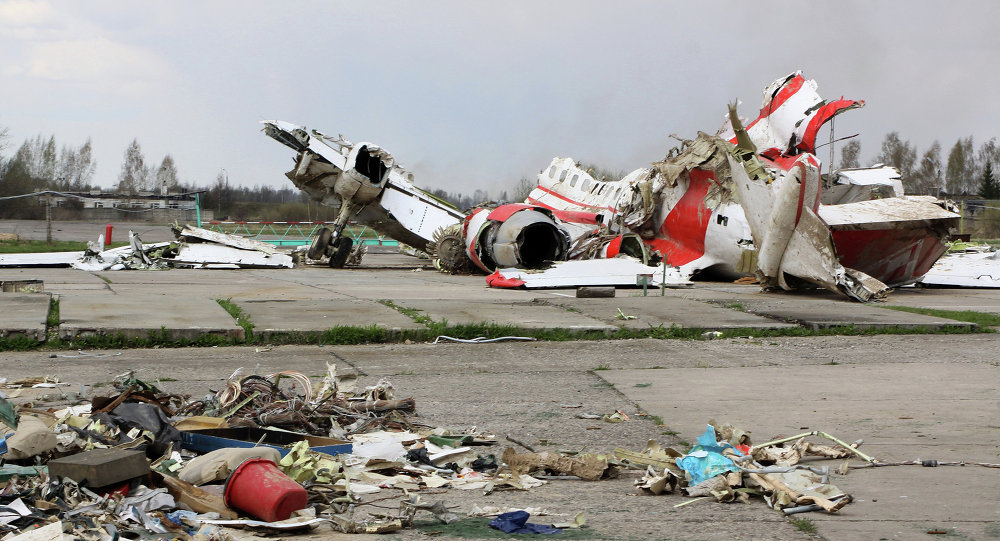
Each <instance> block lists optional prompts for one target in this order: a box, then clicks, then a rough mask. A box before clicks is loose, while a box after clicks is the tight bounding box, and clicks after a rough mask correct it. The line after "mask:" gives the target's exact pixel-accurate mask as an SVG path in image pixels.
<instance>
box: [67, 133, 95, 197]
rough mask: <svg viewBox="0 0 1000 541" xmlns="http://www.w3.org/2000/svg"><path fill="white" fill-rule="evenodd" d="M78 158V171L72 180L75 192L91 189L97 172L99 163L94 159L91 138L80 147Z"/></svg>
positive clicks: (71, 185) (71, 184)
mask: <svg viewBox="0 0 1000 541" xmlns="http://www.w3.org/2000/svg"><path fill="white" fill-rule="evenodd" d="M76 154H77V157H76V171H75V172H74V173H73V176H72V177H71V178H70V187H71V188H72V189H74V190H86V189H88V188H90V183H91V181H93V180H94V173H95V172H96V170H97V162H95V161H94V159H93V154H94V151H93V148H91V144H90V138H89V137H88V138H87V141H86V142H85V143H83V144H82V145H80V149H79V150H78V151H77V153H76Z"/></svg>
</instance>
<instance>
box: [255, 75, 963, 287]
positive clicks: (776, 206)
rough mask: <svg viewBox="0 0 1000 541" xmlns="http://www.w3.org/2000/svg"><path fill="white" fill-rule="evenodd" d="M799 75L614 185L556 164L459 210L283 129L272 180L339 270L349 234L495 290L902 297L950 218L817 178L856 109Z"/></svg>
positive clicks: (938, 247) (403, 176)
mask: <svg viewBox="0 0 1000 541" xmlns="http://www.w3.org/2000/svg"><path fill="white" fill-rule="evenodd" d="M816 88H817V85H816V83H815V81H813V80H806V79H805V78H803V77H802V75H801V73H800V72H796V73H792V74H790V75H788V76H786V77H783V78H781V79H778V80H777V81H775V82H774V83H772V84H771V85H769V86H768V87H767V88H766V89H765V90H764V99H763V103H762V105H761V108H760V112H759V114H758V116H757V117H756V118H755V119H752V120H749V121H747V120H743V119H740V118H739V117H738V115H737V114H736V106H730V108H729V115H728V117H727V119H726V122H725V123H724V125H723V127H722V129H721V130H720V131H719V132H718V133H717V134H716V135H709V134H706V133H699V134H698V136H697V137H696V138H695V139H693V140H684V141H682V143H681V144H680V146H678V147H676V148H673V149H671V150H670V151H669V152H668V154H667V156H666V157H665V158H664V159H663V160H662V161H658V162H655V163H653V164H651V166H650V167H646V168H641V169H637V170H635V171H633V172H631V173H629V174H628V175H626V176H625V177H624V178H622V179H620V180H616V181H606V180H598V179H595V178H594V177H593V176H591V175H590V174H589V173H588V172H587V171H586V170H584V169H583V168H581V167H580V165H579V164H578V163H577V162H576V161H575V160H574V159H572V158H555V159H553V160H552V162H551V163H550V164H549V165H548V166H547V167H546V168H545V169H544V170H542V172H541V173H540V174H539V175H538V184H537V186H536V187H535V188H534V189H533V190H532V191H531V193H530V195H529V196H528V198H527V200H526V201H524V202H523V203H517V204H504V205H499V206H490V207H486V206H484V207H478V208H474V209H472V210H471V211H470V212H468V213H463V212H459V211H458V210H457V209H455V208H454V207H452V206H451V205H449V204H447V203H445V202H442V201H440V200H438V199H436V198H434V197H432V196H431V195H429V194H427V193H426V192H424V191H423V190H420V189H419V188H417V187H416V186H415V185H414V184H413V178H412V175H411V174H409V173H407V172H406V171H404V170H403V169H402V168H400V167H399V166H398V164H396V162H395V160H394V158H393V157H392V155H390V154H389V153H388V152H386V151H385V150H384V149H382V148H381V147H379V146H377V145H374V144H372V143H357V144H355V143H351V142H350V141H348V140H346V139H344V138H343V136H339V137H336V138H334V137H329V136H326V135H324V134H322V133H320V132H318V131H315V130H313V131H309V130H307V129H306V128H304V127H300V126H297V125H294V124H289V123H287V122H282V121H265V122H263V124H264V131H265V133H266V134H267V135H268V136H270V137H271V138H273V139H275V140H277V141H279V142H281V143H282V144H284V145H286V146H288V147H290V148H291V149H293V150H294V151H296V153H297V156H296V158H295V167H294V168H293V169H292V170H291V171H289V172H288V173H287V174H286V176H287V177H288V178H289V179H290V180H291V181H292V182H293V183H294V184H295V186H297V187H298V188H299V189H301V190H303V191H305V192H306V193H307V194H308V195H309V196H310V197H311V198H312V199H314V200H316V201H318V202H320V203H321V204H324V205H328V206H331V207H335V208H336V207H339V212H338V216H337V218H336V220H335V221H334V222H333V224H332V227H331V228H329V229H326V228H324V229H323V230H322V231H321V232H320V234H319V235H318V236H317V237H316V238H315V239H314V240H313V243H312V245H311V246H310V248H309V251H308V254H307V255H308V257H309V258H311V259H322V258H324V257H328V258H329V264H330V266H332V267H342V266H344V264H345V262H347V261H348V258H349V257H351V255H352V254H351V252H352V251H356V250H357V249H358V248H357V247H354V246H353V245H352V240H351V239H350V238H348V237H345V236H343V234H342V233H343V229H344V227H345V226H346V225H347V223H348V221H349V220H352V221H356V222H359V223H362V224H364V225H367V226H370V227H372V228H374V229H375V230H376V231H378V232H379V233H381V234H384V235H386V236H389V237H391V238H394V239H396V240H398V241H400V242H403V243H406V244H408V245H410V246H413V247H417V248H418V249H424V250H426V251H427V252H428V253H429V254H431V256H432V257H433V258H434V259H435V261H436V264H437V265H438V267H439V268H441V269H442V270H444V271H449V272H462V271H471V270H473V269H479V270H481V271H483V272H485V273H487V274H489V276H488V277H487V282H488V283H489V284H490V285H491V286H493V287H521V286H523V287H528V288H532V287H557V286H561V287H569V286H582V285H633V286H634V285H636V280H637V276H640V277H641V276H645V277H647V279H648V281H647V283H649V284H650V285H660V284H661V283H665V284H666V285H667V286H672V285H673V286H676V285H683V284H689V282H688V280H690V279H691V277H692V276H693V275H695V274H696V273H701V272H706V271H707V272H712V273H714V274H716V275H721V276H729V277H737V276H740V275H748V274H755V275H756V277H757V279H758V280H759V281H760V283H761V284H762V286H763V287H764V288H765V289H779V288H780V289H784V290H790V289H796V288H802V287H817V286H818V287H822V288H826V289H828V290H831V291H835V292H838V293H841V294H843V295H846V296H848V297H850V298H852V299H856V300H859V301H870V300H876V299H879V298H881V297H883V296H884V295H885V294H886V293H887V292H888V291H889V289H890V288H893V287H898V286H902V285H906V284H912V283H915V282H918V281H920V280H921V278H922V277H923V276H924V275H925V274H926V273H927V272H928V271H929V270H930V268H931V266H932V265H934V263H935V262H936V261H937V260H938V259H939V258H940V257H941V256H942V255H943V254H945V252H946V250H947V246H946V244H945V242H946V241H948V240H949V237H950V234H951V232H952V231H953V230H954V228H956V227H957V226H958V222H959V219H960V216H959V214H957V213H956V212H955V210H956V208H955V206H954V204H952V203H951V202H949V201H945V200H939V199H937V198H934V197H929V196H906V195H904V194H903V186H902V182H901V179H900V178H899V174H898V173H897V171H896V170H895V169H894V168H892V167H884V166H878V167H873V168H864V169H843V170H839V171H835V172H833V173H829V174H821V167H820V160H819V159H818V158H817V156H816V137H817V135H818V133H819V129H820V127H821V126H823V125H824V124H825V123H826V122H827V121H829V120H830V119H832V118H833V117H834V116H835V115H838V114H840V113H842V112H845V111H849V110H851V109H857V108H860V107H862V106H864V102H863V101H855V100H846V99H839V100H834V101H826V100H824V99H822V98H821V97H820V96H819V94H818V93H817V92H816Z"/></svg>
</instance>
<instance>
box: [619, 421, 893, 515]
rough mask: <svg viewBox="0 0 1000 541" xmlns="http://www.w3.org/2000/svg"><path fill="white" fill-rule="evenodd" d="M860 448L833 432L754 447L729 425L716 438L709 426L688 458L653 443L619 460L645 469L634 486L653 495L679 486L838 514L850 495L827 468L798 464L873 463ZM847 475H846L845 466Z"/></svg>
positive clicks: (729, 498) (699, 494) (689, 492)
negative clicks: (813, 460) (854, 459)
mask: <svg viewBox="0 0 1000 541" xmlns="http://www.w3.org/2000/svg"><path fill="white" fill-rule="evenodd" d="M809 436H822V437H825V438H827V439H831V440H832V441H834V442H835V443H836V444H837V445H836V446H829V445H816V444H814V443H811V442H808V441H806V438H807V437H809ZM789 444H790V445H789ZM860 445H861V441H858V442H855V443H853V444H850V445H848V444H846V443H844V442H842V441H840V440H838V439H836V438H834V437H832V436H829V435H828V434H825V433H822V432H809V433H805V434H800V435H798V436H793V437H791V438H782V439H779V440H774V441H770V442H767V443H764V444H762V445H757V446H754V445H751V443H750V436H749V434H748V433H746V432H744V431H742V430H740V429H738V428H736V427H734V426H732V425H729V424H725V425H722V426H720V427H719V432H718V434H717V433H716V429H715V427H714V426H712V425H711V424H710V425H708V427H707V428H706V430H705V432H704V433H703V434H702V435H701V436H699V437H698V442H697V444H696V445H695V446H694V447H693V448H692V449H691V450H690V451H689V452H687V453H686V454H684V453H680V452H678V451H676V450H674V449H669V448H668V449H661V448H660V447H659V445H657V444H656V442H653V441H651V442H650V443H649V445H648V446H647V447H646V449H645V450H644V451H643V452H641V453H636V452H632V451H628V450H626V449H617V450H616V451H615V456H616V457H618V458H619V459H620V460H622V461H623V462H626V463H628V464H630V465H632V466H637V467H645V468H646V475H645V476H643V477H642V478H641V479H639V480H637V481H636V482H635V484H636V486H637V487H638V488H640V489H641V490H643V491H644V492H647V493H650V494H664V493H671V492H673V491H674V490H676V489H678V488H679V489H680V492H681V493H682V494H683V495H685V496H691V497H696V498H715V500H716V501H719V502H733V501H741V502H748V501H749V500H750V497H751V496H761V497H762V498H763V499H764V501H765V502H766V503H767V504H768V506H770V507H772V508H774V509H781V510H783V511H784V512H785V513H786V514H792V513H798V512H804V511H817V510H823V511H826V512H828V513H833V512H836V511H837V510H839V509H840V508H841V507H843V506H845V505H847V504H848V503H850V501H851V496H850V495H849V494H846V493H844V492H843V491H841V490H840V489H838V488H837V487H836V486H834V485H833V484H831V483H830V482H829V475H830V471H829V467H828V466H822V467H813V466H804V465H801V464H799V461H800V459H802V458H803V457H804V456H807V455H812V456H820V457H824V458H849V457H851V456H855V455H857V456H858V457H860V458H862V459H864V460H865V461H866V462H869V463H872V462H874V461H875V460H874V459H873V458H871V457H869V456H867V455H865V454H864V453H862V452H861V451H858V450H857V447H858V446H860ZM842 473H846V467H845V469H844V471H843V472H842ZM685 503H688V502H685ZM680 505H684V503H682V504H680Z"/></svg>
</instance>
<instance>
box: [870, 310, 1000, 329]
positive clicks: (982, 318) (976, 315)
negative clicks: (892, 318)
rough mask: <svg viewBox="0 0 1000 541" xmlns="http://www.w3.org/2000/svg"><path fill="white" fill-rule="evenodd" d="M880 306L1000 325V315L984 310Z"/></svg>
mask: <svg viewBox="0 0 1000 541" xmlns="http://www.w3.org/2000/svg"><path fill="white" fill-rule="evenodd" d="M880 308H887V309H889V310H897V311H899V312H909V313H911V314H921V315H925V316H934V317H940V318H944V319H954V320H955V321H965V322H966V323H975V324H976V325H979V326H980V327H1000V316H998V315H996V314H987V313H985V312H975V311H972V310H938V309H936V308H915V307H912V306H881V307H880Z"/></svg>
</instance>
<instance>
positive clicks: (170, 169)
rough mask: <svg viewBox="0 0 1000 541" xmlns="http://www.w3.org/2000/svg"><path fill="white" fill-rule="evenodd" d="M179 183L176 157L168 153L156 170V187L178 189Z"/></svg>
mask: <svg viewBox="0 0 1000 541" xmlns="http://www.w3.org/2000/svg"><path fill="white" fill-rule="evenodd" d="M177 184H178V182H177V166H176V165H174V158H173V157H172V156H171V155H170V154H167V155H166V156H164V157H163V161H162V162H160V168H159V169H157V170H156V189H158V190H159V189H166V190H170V191H176V190H177Z"/></svg>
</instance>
